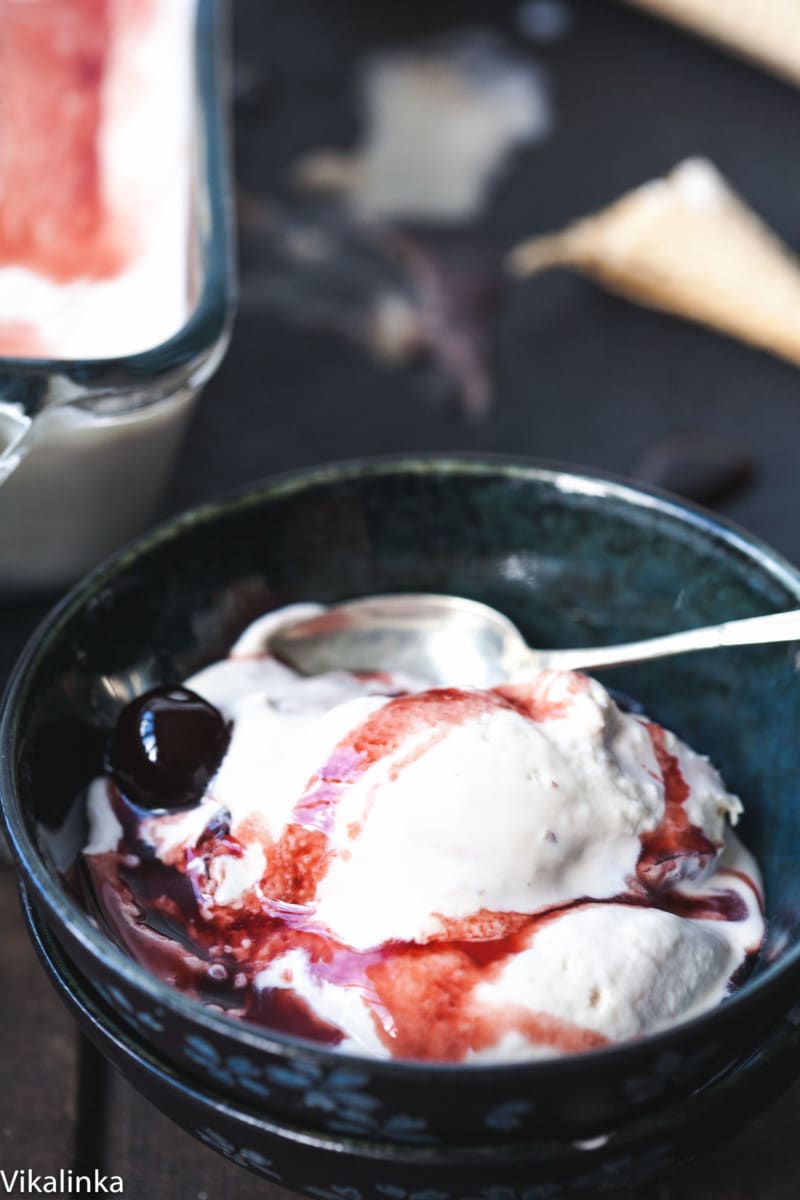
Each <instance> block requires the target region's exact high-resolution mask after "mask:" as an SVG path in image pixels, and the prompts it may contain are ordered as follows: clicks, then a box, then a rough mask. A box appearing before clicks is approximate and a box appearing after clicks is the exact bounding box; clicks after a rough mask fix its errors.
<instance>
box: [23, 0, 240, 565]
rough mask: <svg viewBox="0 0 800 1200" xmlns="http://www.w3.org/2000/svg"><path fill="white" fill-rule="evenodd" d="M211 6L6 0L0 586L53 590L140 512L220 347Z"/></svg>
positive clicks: (219, 204) (221, 181)
mask: <svg viewBox="0 0 800 1200" xmlns="http://www.w3.org/2000/svg"><path fill="white" fill-rule="evenodd" d="M219 20H220V9H219V7H217V8H215V7H214V5H213V4H211V3H210V2H209V0H30V2H28V3H19V2H18V0H0V21H2V25H3V38H2V41H1V42H0V73H2V77H3V89H2V95H0V587H3V588H20V587H31V586H34V587H35V586H55V585H60V584H62V583H64V582H66V581H67V580H69V579H70V578H72V577H74V576H75V575H76V574H78V573H79V572H80V571H81V570H84V569H85V568H87V567H89V566H91V565H93V564H94V563H95V562H96V561H97V560H98V559H99V558H100V557H101V556H102V555H103V554H104V553H107V552H108V551H109V550H110V549H112V548H113V547H114V546H116V545H117V544H119V542H120V541H122V540H123V539H125V538H127V537H129V536H130V535H131V534H132V533H133V532H134V531H135V530H136V529H137V528H139V527H140V526H141V524H142V523H143V522H144V521H145V520H146V519H147V517H148V516H149V515H150V513H151V512H152V510H153V507H154V505H155V503H156V501H157V499H158V496H159V493H160V491H161V488H162V486H163V484H164V482H165V479H166V476H167V473H168V470H169V467H170V465H171V462H172V460H173V457H174V454H175V452H176V450H177V448H178V445H179V443H180V439H181V436H182V433H183V431H184V428H185V425H186V422H187V420H188V418H189V415H190V412H191V408H192V405H193V402H194V399H195V397H196V395H197V392H198V389H199V388H200V386H201V385H202V383H203V382H205V380H206V378H207V377H208V375H209V374H210V373H211V371H212V370H213V368H214V366H215V365H216V363H217V362H218V361H219V358H220V356H221V353H222V350H223V348H224V344H225V340H226V331H227V325H228V321H229V316H230V306H231V271H230V261H229V259H230V256H229V248H228V239H227V224H228V219H227V187H228V184H227V165H226V154H225V145H224V142H225V139H224V135H223V127H222V112H221V109H222V106H223V103H224V100H223V92H224V87H223V86H222V84H221V82H220V64H219V62H218V58H219V55H220V51H221V49H222V42H221V32H220V30H219V28H218V22H219ZM112 496H113V503H109V500H110V499H111V497H112Z"/></svg>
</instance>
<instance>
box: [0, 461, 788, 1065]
mask: <svg viewBox="0 0 800 1200" xmlns="http://www.w3.org/2000/svg"><path fill="white" fill-rule="evenodd" d="M403 474H437V475H439V476H443V477H446V476H448V475H452V476H464V475H471V476H473V477H481V476H483V477H490V476H492V475H499V476H502V477H504V478H505V479H507V480H514V479H519V480H525V481H528V482H532V483H537V484H545V485H548V486H550V487H551V488H553V489H554V490H555V491H557V492H562V493H567V494H570V495H578V496H586V497H590V498H591V497H596V498H608V497H612V498H614V499H616V500H617V501H621V502H622V503H623V504H624V505H626V506H628V507H630V508H632V509H639V510H653V511H656V512H659V513H660V514H662V515H663V516H665V517H666V518H668V519H671V520H672V521H675V522H676V523H677V524H679V525H682V526H684V527H689V528H693V529H694V530H695V531H696V532H698V533H700V534H703V535H705V536H706V537H707V538H709V540H710V542H711V543H716V544H718V545H721V546H724V547H725V549H726V550H727V551H728V552H730V551H733V552H734V553H735V554H736V555H738V556H739V557H740V558H741V559H743V560H746V561H747V562H749V563H750V564H752V565H754V566H756V567H757V568H759V570H760V571H761V572H762V573H763V574H764V575H766V576H767V577H769V578H770V579H771V580H773V581H774V582H775V583H777V584H779V585H781V586H782V587H784V588H785V589H786V590H788V591H789V592H790V593H793V594H794V595H796V596H797V599H798V606H800V570H798V569H797V568H795V567H794V566H792V564H791V563H789V562H788V561H787V560H786V559H784V558H783V557H782V556H781V555H780V554H778V553H777V552H776V551H773V550H772V549H770V547H769V546H768V545H767V544H766V543H764V542H762V541H761V540H760V539H759V538H757V537H755V536H751V535H750V534H748V533H746V532H745V531H744V530H742V529H741V528H740V527H739V526H738V525H736V524H735V523H734V522H731V521H728V520H726V519H722V518H719V517H717V516H716V515H712V514H710V513H709V512H707V511H706V510H704V509H702V508H701V507H699V506H698V505H694V504H691V503H689V502H685V501H683V500H682V499H679V498H677V497H675V496H672V495H670V494H669V493H667V492H664V491H661V490H659V489H657V488H651V487H641V486H639V485H638V484H636V483H633V482H631V481H629V480H626V479H624V478H622V477H620V476H618V475H614V474H611V473H606V472H601V471H595V470H593V469H586V468H583V467H576V466H571V465H569V464H562V463H558V462H553V461H545V460H540V459H534V458H529V457H523V456H509V455H492V454H476V453H447V454H443V453H439V452H431V453H416V454H400V455H381V456H375V457H368V458H361V459H351V460H344V461H341V462H335V463H326V464H321V465H318V466H311V467H303V468H299V469H297V470H292V471H288V472H282V473H280V474H277V475H274V476H268V477H266V478H264V479H261V480H258V481H255V482H253V483H249V484H246V485H244V486H242V487H238V488H236V489H234V490H232V491H229V492H226V493H223V494H222V495H221V496H219V497H217V498H214V499H211V500H209V501H206V502H205V503H203V504H200V505H197V506H195V507H192V508H190V509H188V510H186V511H184V512H181V513H179V514H177V515H176V516H173V517H171V518H168V519H167V520H166V521H163V522H161V523H160V524H158V525H156V526H155V527H154V528H152V529H150V530H148V531H147V532H145V533H144V534H141V535H140V536H139V537H137V538H135V539H134V540H133V541H131V542H129V543H128V544H127V545H125V546H123V547H122V548H121V549H119V550H117V551H115V552H114V553H113V554H111V555H110V556H109V557H108V558H106V559H105V560H104V561H103V562H101V563H100V564H99V565H98V566H97V567H96V568H95V569H94V570H92V571H91V572H89V573H88V574H87V575H86V576H84V577H83V579H81V580H80V581H79V582H78V583H77V584H75V585H74V586H73V587H72V588H71V589H70V590H69V591H68V592H67V594H66V595H65V596H64V597H63V598H62V599H61V600H60V601H59V602H58V603H57V604H56V605H55V606H54V607H53V608H52V609H51V610H50V612H49V613H48V614H47V616H45V618H44V620H43V621H41V622H40V623H39V625H38V626H37V628H36V629H35V630H34V632H33V633H32V635H31V636H30V637H29V639H28V641H27V643H26V645H25V646H24V648H23V650H22V652H21V654H20V656H19V657H18V659H17V662H16V664H15V666H14V668H13V670H12V672H11V674H10V676H9V678H8V681H7V683H6V686H5V689H4V693H3V696H2V699H1V700H0V817H1V818H2V826H3V827H4V829H5V833H6V837H7V839H8V843H9V846H10V848H11V850H12V852H13V854H14V857H15V859H16V861H17V864H18V866H19V868H20V870H21V874H22V878H23V880H24V881H25V884H26V886H32V888H33V890H34V892H35V893H36V895H37V896H38V897H39V898H40V900H41V902H42V903H43V904H44V905H45V907H46V908H47V909H48V911H49V913H50V916H51V917H52V918H54V919H56V920H58V921H59V922H61V924H62V925H63V926H64V927H65V928H66V930H67V931H68V933H69V935H70V936H71V937H72V938H73V939H74V940H75V941H76V942H77V943H78V944H79V945H80V946H81V949H82V950H83V951H84V952H85V953H87V954H88V955H89V956H90V957H91V958H93V959H100V961H101V962H103V963H104V965H105V966H106V967H107V968H108V969H109V970H110V971H111V972H112V973H113V974H114V975H116V976H118V977H121V978H122V979H123V980H124V981H125V983H126V984H127V985H128V986H129V987H132V988H133V989H134V990H135V991H138V992H139V993H144V994H145V995H146V996H147V997H148V998H149V999H150V1000H151V1001H153V1002H154V1003H156V1004H159V1005H161V1006H162V1007H164V1008H166V1009H168V1010H171V1011H172V1012H173V1013H175V1015H176V1016H177V1017H179V1018H181V1019H183V1020H185V1021H186V1022H187V1023H188V1024H189V1025H193V1026H199V1027H201V1028H202V1029H203V1030H204V1031H205V1032H206V1033H208V1034H209V1035H212V1036H213V1035H216V1036H222V1037H227V1038H229V1039H231V1040H233V1041H235V1042H237V1043H239V1044H240V1045H242V1046H246V1047H247V1048H248V1049H249V1050H251V1051H254V1052H256V1053H259V1052H260V1053H264V1052H267V1053H271V1054H274V1055H280V1056H283V1057H286V1058H289V1059H296V1058H300V1059H302V1058H305V1059H307V1058H308V1057H309V1055H311V1056H312V1057H314V1058H315V1059H316V1060H317V1061H319V1062H321V1063H322V1064H323V1065H326V1066H328V1067H330V1068H332V1069H335V1068H336V1067H341V1066H342V1065H343V1064H347V1065H350V1066H352V1067H353V1068H354V1069H362V1070H367V1071H369V1072H371V1073H375V1072H379V1073H381V1074H384V1075H393V1076H395V1077H396V1078H397V1079H398V1080H400V1079H404V1080H406V1081H408V1082H413V1081H422V1080H424V1079H426V1078H429V1079H434V1078H435V1079H442V1078H444V1079H446V1078H448V1077H451V1076H452V1077H453V1078H454V1080H459V1081H462V1082H463V1081H464V1078H465V1073H466V1072H468V1073H469V1074H470V1076H471V1077H475V1078H481V1079H487V1080H488V1079H491V1078H493V1077H498V1076H501V1075H502V1076H506V1075H507V1074H508V1072H517V1073H518V1072H525V1073H526V1074H527V1075H539V1076H540V1077H541V1078H542V1079H545V1078H546V1077H547V1076H548V1075H549V1074H550V1072H551V1071H553V1070H557V1072H558V1075H559V1077H561V1078H563V1077H565V1076H567V1075H569V1074H570V1073H576V1074H582V1073H583V1072H584V1071H585V1070H586V1069H587V1067H588V1066H589V1065H590V1064H591V1065H592V1066H597V1067H598V1068H601V1067H602V1064H606V1066H607V1068H608V1069H609V1070H613V1069H614V1068H615V1067H618V1068H619V1069H623V1067H624V1064H625V1060H626V1059H627V1058H630V1057H632V1056H633V1055H635V1054H638V1053H640V1052H641V1050H642V1049H643V1048H645V1047H647V1048H649V1049H651V1050H652V1051H653V1053H657V1052H658V1051H659V1050H664V1051H670V1050H674V1049H675V1039H676V1037H679V1036H680V1035H682V1034H684V1033H685V1032H688V1031H693V1032H695V1033H697V1034H702V1032H703V1031H704V1030H706V1029H710V1026H711V1025H713V1022H714V1020H715V1019H716V1018H717V1017H718V1016H719V1014H720V1013H721V1012H726V1013H731V1012H732V1011H733V1012H735V1013H740V1015H741V1017H745V1009H746V1008H747V1006H748V1003H749V1002H751V1001H752V1000H753V997H754V996H756V995H761V994H762V993H763V992H764V991H765V990H767V989H768V988H770V987H771V986H773V985H774V984H775V983H776V982H777V981H778V980H780V979H781V978H782V977H783V976H785V975H788V974H790V973H791V972H792V970H793V969H794V970H796V969H798V967H800V941H798V943H797V945H795V946H794V947H793V948H792V949H791V950H789V951H788V952H787V954H786V955H784V956H783V957H782V958H781V960H779V961H777V962H773V963H769V964H767V965H766V967H765V969H764V970H763V971H762V972H761V973H760V974H759V976H758V977H757V978H756V979H754V980H752V981H748V982H747V983H746V984H745V985H744V986H743V987H742V988H740V989H739V990H738V991H737V992H735V993H734V994H733V995H732V996H730V997H729V998H727V999H726V1000H725V1001H724V1003H723V1004H721V1005H717V1006H716V1007H715V1008H713V1009H710V1010H708V1011H706V1012H704V1013H701V1014H699V1015H698V1016H695V1017H692V1018H690V1019H689V1020H686V1021H681V1022H679V1023H678V1024H676V1025H674V1026H671V1027H670V1028H667V1029H665V1030H661V1031H659V1032H655V1033H651V1034H647V1035H645V1036H644V1037H642V1038H638V1039H635V1040H629V1041H624V1042H618V1043H612V1044H611V1045H608V1046H603V1047H600V1048H598V1049H594V1050H588V1051H581V1052H579V1053H575V1054H570V1055H566V1056H564V1057H555V1058H544V1059H536V1060H527V1061H521V1062H520V1061H511V1062H508V1061H503V1062H482V1061H478V1062H474V1061H471V1062H459V1063H451V1062H446V1061H445V1062H443V1061H429V1060H413V1059H394V1058H386V1059H384V1058H375V1057H369V1056H365V1055H360V1054H354V1053H351V1052H350V1051H342V1050H338V1049H336V1048H333V1049H331V1048H329V1047H327V1046H325V1045H322V1044H320V1043H319V1042H314V1041H311V1040H310V1039H306V1038H300V1037H297V1036H294V1035H291V1034H286V1033H282V1032H280V1031H277V1030H270V1029H269V1028H268V1027H265V1026H264V1027H262V1026H259V1025H256V1024H254V1023H250V1022H247V1021H243V1020H241V1019H239V1018H235V1017H229V1016H226V1015H225V1014H223V1013H217V1012H215V1011H213V1010H212V1009H210V1008H208V1007H207V1006H206V1005H204V1004H203V1003H202V1001H200V1000H196V999H194V998H192V997H191V996H189V995H187V994H186V993H184V992H182V991H180V990H179V989H178V988H175V987H171V986H170V985H169V984H167V983H166V982H163V981H162V980H161V979H159V978H158V977H157V976H156V975H154V974H151V972H150V971H148V970H147V969H146V968H145V967H142V966H140V965H139V963H137V962H136V961H135V960H134V959H133V958H131V957H129V956H128V955H127V954H125V952H124V951H123V950H122V949H121V948H119V947H118V946H117V945H116V944H115V943H114V942H113V941H112V940H111V939H110V938H109V937H108V936H107V935H105V934H104V933H102V931H101V930H100V929H99V928H96V927H95V926H94V925H93V924H92V922H91V920H90V918H89V916H88V915H87V914H86V912H85V911H84V910H83V909H82V908H81V907H80V905H79V904H78V902H77V901H76V900H74V899H73V898H72V897H71V896H70V895H69V894H68V892H67V891H66V890H65V889H63V888H61V887H59V886H58V885H57V881H56V879H55V877H54V875H53V874H52V872H51V870H50V868H49V867H47V865H46V864H45V862H44V859H43V858H42V855H41V852H40V851H39V848H38V846H37V845H36V842H35V840H34V839H33V837H32V836H31V835H30V834H29V832H28V829H27V827H26V822H25V819H24V816H23V813H22V809H21V806H20V804H19V796H18V790H17V780H16V771H15V765H14V760H15V752H16V747H17V741H18V735H19V729H18V721H17V718H18V714H19V710H20V708H21V705H22V702H23V701H24V700H25V698H26V697H27V694H28V690H29V681H30V676H31V675H32V673H33V671H34V670H35V669H36V667H37V665H38V663H39V661H40V659H41V658H42V657H43V656H44V654H45V653H46V651H47V649H48V648H49V645H50V644H51V643H52V641H53V640H55V639H57V638H58V636H59V634H60V633H61V631H62V629H63V627H64V626H65V625H66V624H67V623H68V622H69V621H70V620H71V618H72V617H73V616H74V615H75V614H76V613H77V612H78V611H79V610H80V609H81V608H82V607H83V606H84V605H85V604H86V602H87V601H89V600H90V599H91V598H92V597H93V596H94V595H96V594H97V593H99V592H100V591H102V589H103V588H104V587H106V586H108V585H109V584H110V583H111V582H112V581H113V580H114V579H115V578H116V577H117V576H119V575H121V574H123V573H124V572H125V570H127V569H128V568H129V567H130V566H131V565H132V564H133V563H135V562H136V561H138V560H139V559H141V558H143V557H146V556H147V555H148V554H149V553H150V552H151V551H152V550H154V549H156V548H157V547H160V546H162V545H164V544H167V543H169V542H170V541H173V540H176V539H178V538H180V537H181V536H182V535H183V534H184V533H185V532H186V531H188V530H192V529H195V528H197V527H200V526H202V525H212V524H213V522H214V521H215V520H216V519H217V518H219V517H220V516H226V515H229V514H233V513H235V512H242V511H246V510H247V509H248V508H256V507H258V506H260V505H269V504H271V503H273V502H274V501H276V500H281V499H284V498H286V497H290V496H292V495H295V494H298V493H302V492H304V491H307V490H310V489H313V488H316V487H320V486H326V485H330V484H340V483H347V482H357V481H359V480H368V479H374V478H378V477H381V476H399V475H403Z"/></svg>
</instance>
